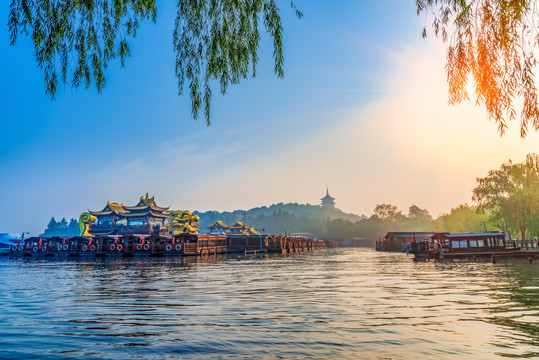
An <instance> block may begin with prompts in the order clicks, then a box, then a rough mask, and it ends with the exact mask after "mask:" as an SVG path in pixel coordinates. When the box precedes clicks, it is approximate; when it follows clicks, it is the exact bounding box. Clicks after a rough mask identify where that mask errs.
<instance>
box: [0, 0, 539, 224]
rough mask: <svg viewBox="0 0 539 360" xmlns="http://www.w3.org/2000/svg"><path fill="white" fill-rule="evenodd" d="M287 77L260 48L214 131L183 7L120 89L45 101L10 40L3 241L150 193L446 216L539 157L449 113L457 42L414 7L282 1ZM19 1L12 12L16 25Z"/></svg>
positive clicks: (0, 64) (464, 111) (115, 82)
mask: <svg viewBox="0 0 539 360" xmlns="http://www.w3.org/2000/svg"><path fill="white" fill-rule="evenodd" d="M280 5H281V15H282V17H283V27H284V47H285V79H284V80H279V79H277V78H276V77H275V76H274V74H273V64H272V58H271V56H272V55H271V54H272V46H271V43H270V42H269V41H267V40H268V38H267V37H266V38H265V39H264V40H263V41H262V43H261V49H260V54H259V55H260V62H259V65H258V73H257V77H256V78H254V79H248V80H246V81H243V82H242V83H241V84H240V85H237V86H232V87H229V91H228V94H227V95H225V96H220V95H216V94H217V93H218V92H217V91H214V97H213V99H212V114H211V119H212V125H211V126H210V127H206V124H205V122H204V120H202V119H201V120H199V121H194V120H193V119H192V117H191V105H190V100H189V98H188V97H187V96H182V97H179V96H177V89H176V79H175V77H174V54H173V51H172V26H173V22H174V14H175V8H174V7H173V6H172V5H171V4H170V3H163V4H159V7H158V9H159V12H158V19H157V23H156V24H155V25H154V24H152V23H149V22H146V23H144V24H142V26H141V28H140V30H139V32H138V35H137V38H136V39H134V40H132V41H131V42H130V44H131V54H132V57H131V58H129V59H128V60H127V61H126V68H123V69H121V68H120V64H119V61H113V62H111V63H110V64H109V68H108V70H107V76H108V77H107V87H106V88H105V89H104V91H103V93H102V94H97V91H96V90H95V88H94V87H91V88H90V89H83V88H80V89H78V90H72V89H70V88H61V89H59V90H58V92H57V94H56V100H55V101H51V100H50V97H49V96H48V95H46V94H45V91H44V85H43V77H42V76H43V75H42V73H41V71H40V70H39V69H38V67H37V65H36V62H35V59H34V55H33V47H32V45H31V42H30V39H28V38H27V37H20V38H19V39H18V42H17V45H16V46H15V47H10V46H9V32H8V29H7V26H5V25H4V26H3V27H2V28H1V31H0V41H1V45H0V46H2V54H3V55H4V56H2V57H0V68H1V70H0V71H1V74H2V79H3V81H2V85H1V94H0V95H1V96H0V107H1V109H2V110H1V119H2V132H1V134H0V147H1V151H0V170H1V173H2V176H1V177H0V189H1V190H2V191H1V195H2V199H3V205H2V206H1V207H0V232H22V231H30V232H31V233H33V234H34V233H38V232H41V231H42V230H43V229H44V228H45V226H46V225H47V222H48V220H49V219H50V218H51V217H52V216H54V217H55V218H56V219H57V220H58V219H61V218H62V217H66V218H68V219H69V218H71V217H78V216H79V215H80V213H81V212H83V211H86V210H88V209H90V210H99V209H101V208H103V207H104V206H105V204H106V202H107V201H114V202H120V203H124V204H134V203H136V201H137V199H138V198H139V197H140V196H141V195H142V194H145V193H146V192H149V193H150V195H151V196H155V199H156V201H157V203H158V204H159V205H162V206H169V205H170V206H171V208H173V209H189V210H199V211H206V210H219V211H223V210H229V211H231V210H236V209H249V208H253V207H258V206H269V205H271V204H274V203H279V202H284V203H288V202H297V203H310V204H318V203H319V199H320V198H321V197H322V196H323V195H324V194H325V190H326V186H327V187H329V191H330V194H331V195H332V196H333V197H335V198H336V201H337V207H338V208H339V209H341V210H343V211H345V212H348V213H354V214H358V215H361V214H364V215H367V216H369V215H370V214H371V213H372V210H373V209H374V207H375V206H376V205H377V204H382V203H391V204H395V205H397V206H398V207H399V208H400V209H401V210H403V211H404V212H407V210H408V208H409V207H410V206H411V205H413V204H415V205H418V206H419V207H421V208H425V209H427V210H428V211H429V212H430V213H431V215H433V216H434V217H436V216H437V215H439V214H440V213H442V212H448V211H450V210H451V208H452V207H456V206H458V205H459V204H464V203H471V192H472V189H473V188H474V185H475V179H476V178H477V177H483V176H485V175H486V174H487V172H488V171H489V170H491V169H496V168H499V166H500V165H501V164H502V163H503V162H506V161H507V160H508V159H511V160H513V161H515V162H521V161H523V160H524V159H525V157H526V154H528V153H531V152H537V151H538V146H537V144H538V143H539V142H538V140H539V134H537V133H534V132H530V133H529V134H528V137H527V138H526V139H521V138H520V136H519V131H518V123H517V122H515V123H513V124H511V125H510V130H509V131H508V132H507V134H506V135H505V136H503V137H501V138H500V136H499V135H498V132H497V129H496V125H495V124H494V123H493V122H492V121H489V120H488V118H487V115H486V112H485V111H484V109H482V108H480V107H475V106H474V103H473V102H468V103H465V104H461V105H458V106H449V105H447V98H448V94H447V83H446V80H445V68H444V66H445V49H444V47H443V46H442V44H440V42H439V40H437V39H435V38H434V37H429V38H427V39H422V38H421V30H422V27H423V19H422V18H418V17H417V16H416V10H415V2H414V1H411V0H409V1H399V0H385V1H382V2H368V3H367V2H355V1H347V2H342V3H339V4H338V5H336V4H334V3H328V2H310V1H306V0H301V1H299V0H298V1H296V5H297V6H298V8H300V9H301V11H302V12H303V13H304V15H305V16H304V17H303V19H301V20H298V19H297V18H295V16H294V14H293V11H292V10H291V9H290V8H289V6H288V4H287V3H286V2H282V3H281V4H280ZM8 14H9V3H8V2H5V3H3V4H2V5H1V6H0V23H2V24H6V23H7V18H8Z"/></svg>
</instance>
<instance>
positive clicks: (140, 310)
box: [0, 248, 539, 359]
mask: <svg viewBox="0 0 539 360" xmlns="http://www.w3.org/2000/svg"><path fill="white" fill-rule="evenodd" d="M82 357H84V358H85V359H193V358H196V359H275V358H284V359H327V358H335V359H403V358H417V359H432V358H437V359H495V358H507V357H512V358H532V357H538V358H539V262H534V263H529V262H528V261H522V260H513V261H508V262H499V263H497V264H492V263H489V262H446V263H438V262H423V263H421V262H414V261H412V259H411V258H410V257H408V256H407V255H405V254H400V253H398V254H396V253H377V252H375V251H373V250H370V249H342V248H341V249H327V250H319V251H315V252H312V253H306V254H295V255H291V256H280V255H279V256H269V257H264V258H262V259H261V258H259V257H258V258H257V257H251V258H249V257H248V258H247V259H243V258H231V257H229V258H227V257H226V256H210V257H187V258H183V259H182V258H149V259H137V258H134V259H121V258H119V259H90V260H81V259H79V260H41V261H38V260H34V259H10V258H7V257H1V258H0V358H7V359H30V358H38V359H68V358H69V359H75V358H82Z"/></svg>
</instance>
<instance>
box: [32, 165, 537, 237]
mask: <svg viewBox="0 0 539 360" xmlns="http://www.w3.org/2000/svg"><path fill="white" fill-rule="evenodd" d="M476 180H477V181H476V187H475V188H474V190H473V198H472V200H473V204H471V205H469V204H467V203H466V204H461V205H458V206H457V207H455V208H453V209H451V211H449V212H448V213H443V214H440V215H439V216H438V217H437V218H433V217H432V216H431V215H430V214H429V212H428V211H427V210H426V209H422V208H421V207H419V206H417V205H411V206H410V207H409V208H408V211H407V213H406V214H405V213H404V212H403V211H402V210H400V209H399V208H398V207H397V206H396V205H393V204H378V205H376V207H375V208H374V209H373V212H372V215H371V216H369V217H366V216H358V215H354V214H347V213H344V212H342V211H341V210H339V209H332V208H324V207H322V206H320V205H309V204H297V203H290V204H283V203H279V204H274V205H271V206H269V207H266V206H264V207H258V208H253V209H251V210H236V211H232V212H218V211H207V212H196V211H195V212H194V214H196V215H198V216H199V217H200V226H201V230H202V231H205V230H206V228H207V227H208V226H209V225H211V224H213V223H214V222H215V221H216V220H221V221H224V222H225V223H226V224H228V225H233V224H234V223H236V221H242V222H243V223H244V224H246V225H249V226H253V227H255V228H256V229H264V231H263V233H265V234H291V233H310V234H312V235H313V236H315V237H318V238H323V239H331V240H347V239H354V238H363V239H367V240H369V241H371V242H372V243H374V241H375V240H377V239H378V238H379V237H380V236H384V235H385V234H386V233H387V232H389V231H411V232H413V231H417V232H420V231H421V232H425V231H434V232H440V231H444V232H463V231H464V232H469V231H471V232H483V231H485V232H486V231H507V233H508V235H509V236H510V237H511V238H520V239H532V238H534V237H536V236H538V237H539V155H538V154H529V155H528V156H527V157H526V160H525V161H524V162H522V163H513V162H512V161H511V160H509V161H508V162H507V163H504V164H502V165H501V166H500V168H499V169H498V170H491V171H489V172H488V173H487V176H485V177H483V178H477V179H476ZM78 234H79V229H78V222H77V221H76V220H75V219H71V220H70V222H69V223H68V222H67V221H66V219H65V218H63V219H62V220H61V221H59V222H57V221H56V220H55V219H54V217H53V218H52V219H51V220H50V222H49V224H48V226H47V228H46V229H45V231H44V232H43V234H41V236H76V235H78Z"/></svg>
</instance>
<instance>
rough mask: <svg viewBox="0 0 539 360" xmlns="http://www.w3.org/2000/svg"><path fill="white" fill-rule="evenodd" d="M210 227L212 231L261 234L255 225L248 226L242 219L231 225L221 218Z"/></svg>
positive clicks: (234, 233)
mask: <svg viewBox="0 0 539 360" xmlns="http://www.w3.org/2000/svg"><path fill="white" fill-rule="evenodd" d="M208 229H209V230H210V232H212V233H213V232H220V233H224V234H229V235H260V234H259V233H258V231H256V230H255V229H254V227H252V226H247V225H245V224H244V223H243V222H241V221H236V223H235V224H234V225H232V226H229V225H227V224H225V223H224V222H222V221H221V220H217V221H216V222H214V223H213V224H211V225H210V226H208Z"/></svg>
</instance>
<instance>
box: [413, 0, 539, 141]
mask: <svg viewBox="0 0 539 360" xmlns="http://www.w3.org/2000/svg"><path fill="white" fill-rule="evenodd" d="M416 4H417V14H418V15H420V14H424V15H425V16H426V18H427V17H430V16H432V17H433V22H432V28H433V30H434V33H435V34H436V36H441V38H442V40H443V41H444V42H447V43H448V49H447V65H446V69H447V80H448V83H449V103H450V104H456V103H460V102H462V101H464V100H469V94H468V86H467V85H468V81H470V80H473V81H474V84H475V94H476V96H477V103H478V104H479V103H483V104H484V105H485V107H486V110H487V113H488V114H489V117H491V118H492V119H494V121H495V122H496V124H497V125H498V130H499V132H500V135H503V134H504V132H505V130H506V128H507V127H508V122H509V121H513V120H515V119H516V116H517V108H518V107H520V103H521V102H522V105H523V106H522V110H521V112H520V134H521V136H522V137H523V138H524V137H526V134H527V132H528V130H529V128H531V129H533V130H535V131H538V130H539V103H538V99H537V91H536V85H535V76H534V70H535V66H536V65H537V59H536V57H535V53H536V51H537V47H538V45H539V42H538V41H537V37H538V36H539V34H538V31H537V29H539V16H538V15H539V13H538V9H537V6H536V3H535V2H534V1H525V0H517V1H507V0H467V1H464V0H461V1H456V0H417V1H416ZM450 31H451V32H452V34H449V32H450ZM426 34H427V30H426V27H425V28H423V36H424V37H425V36H426Z"/></svg>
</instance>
